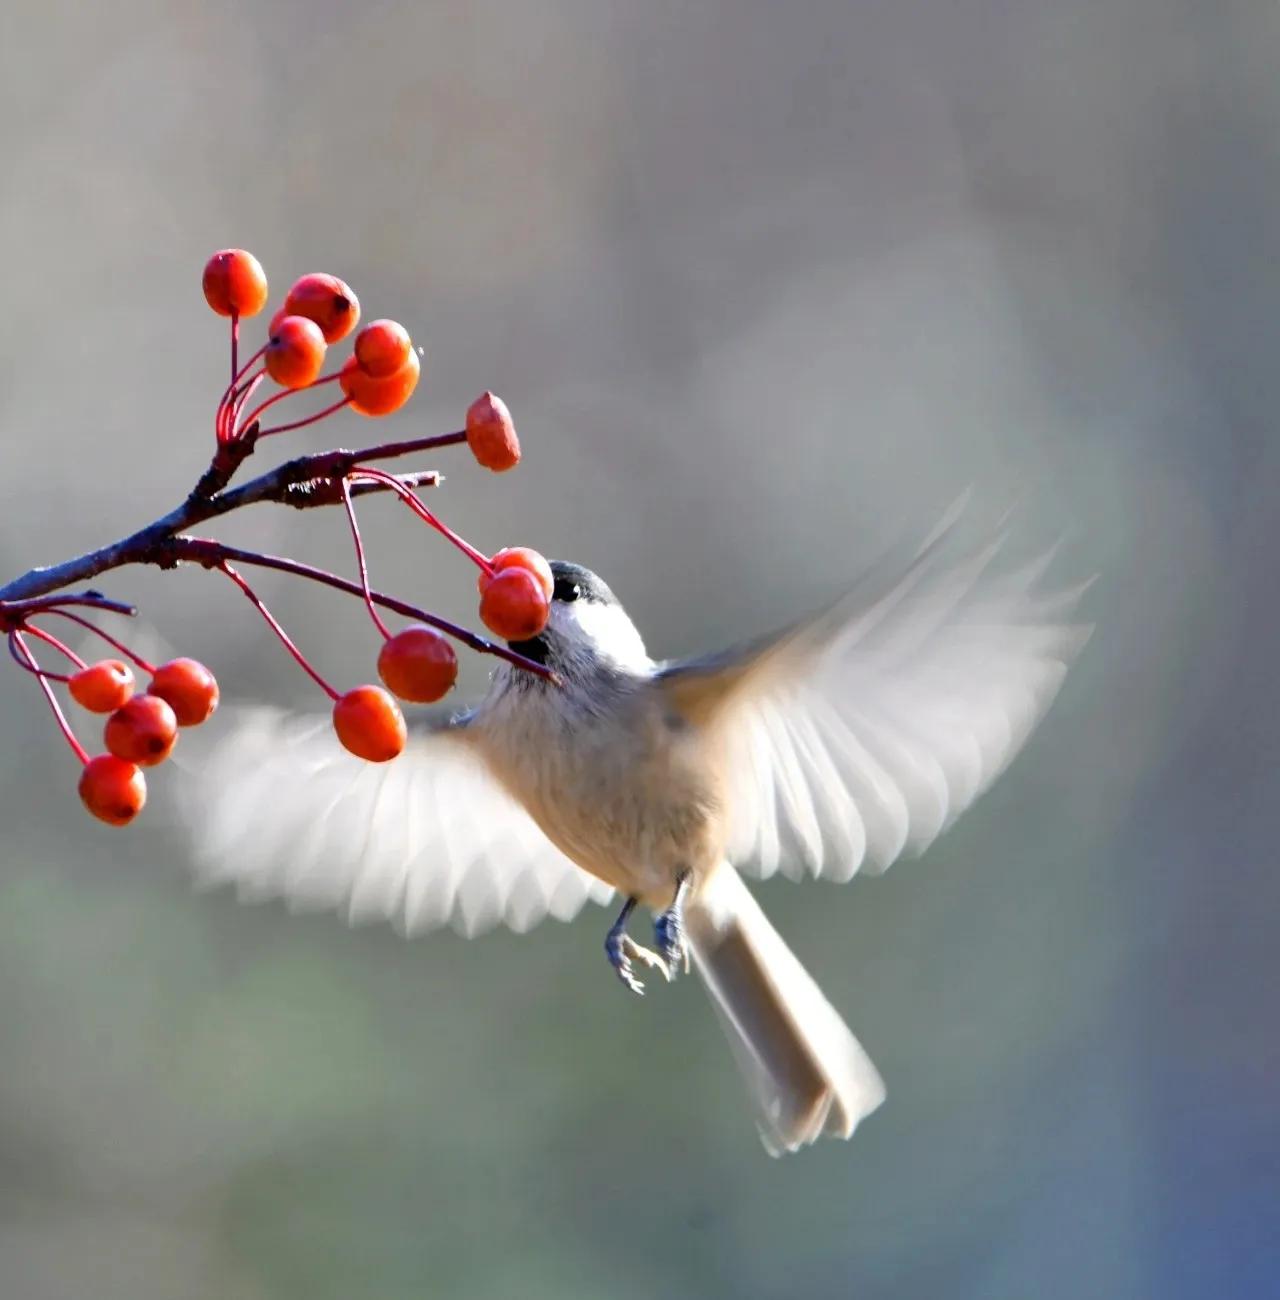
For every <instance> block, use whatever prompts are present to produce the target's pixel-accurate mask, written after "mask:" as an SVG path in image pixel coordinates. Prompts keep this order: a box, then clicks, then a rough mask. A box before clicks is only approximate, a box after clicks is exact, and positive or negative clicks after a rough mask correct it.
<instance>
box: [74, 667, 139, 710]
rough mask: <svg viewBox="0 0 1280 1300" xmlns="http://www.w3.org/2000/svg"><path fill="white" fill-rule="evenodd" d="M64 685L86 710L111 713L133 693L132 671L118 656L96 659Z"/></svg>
mask: <svg viewBox="0 0 1280 1300" xmlns="http://www.w3.org/2000/svg"><path fill="white" fill-rule="evenodd" d="M67 688H68V690H70V692H71V698H72V699H73V700H75V702H76V703H77V704H79V705H80V706H81V707H82V708H86V709H88V710H89V712H90V713H111V712H113V711H114V710H116V709H118V708H119V707H120V706H121V705H122V704H123V703H124V702H125V701H126V700H127V699H128V698H129V696H131V695H132V694H133V671H132V669H130V667H129V665H128V664H126V663H122V662H121V661H120V660H119V659H100V660H99V661H98V662H97V663H96V664H90V665H89V667H88V668H82V669H81V670H80V671H79V672H78V673H75V674H73V675H72V678H71V680H70V681H69V682H68V683H67Z"/></svg>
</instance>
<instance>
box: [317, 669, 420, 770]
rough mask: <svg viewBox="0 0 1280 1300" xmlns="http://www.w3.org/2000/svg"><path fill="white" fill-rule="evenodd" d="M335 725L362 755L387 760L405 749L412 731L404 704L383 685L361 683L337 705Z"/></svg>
mask: <svg viewBox="0 0 1280 1300" xmlns="http://www.w3.org/2000/svg"><path fill="white" fill-rule="evenodd" d="M333 729H334V731H336V732H337V733H338V739H339V740H340V741H342V743H343V745H345V746H346V748H347V749H349V750H350V751H351V752H352V753H353V754H355V755H356V756H357V757H358V758H364V759H367V760H368V761H369V762H370V763H385V762H386V761H387V760H388V759H392V758H395V756H396V755H397V754H398V753H400V751H401V750H402V749H404V743H405V741H406V740H407V739H408V734H409V733H408V731H407V729H406V727H405V725H404V714H403V713H401V712H400V706H399V705H398V704H397V703H396V702H395V700H393V699H392V698H391V696H390V695H388V694H387V692H386V691H384V690H383V689H382V687H381V686H357V687H355V688H354V689H353V690H350V691H348V692H347V693H346V694H345V695H344V696H342V697H341V698H340V699H339V700H338V701H337V702H336V703H335V704H334V706H333Z"/></svg>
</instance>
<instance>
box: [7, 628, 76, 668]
mask: <svg viewBox="0 0 1280 1300" xmlns="http://www.w3.org/2000/svg"><path fill="white" fill-rule="evenodd" d="M22 630H23V631H24V632H30V633H31V635H32V636H34V637H39V638H40V640H41V641H43V642H44V643H45V644H46V645H51V646H52V647H53V648H54V649H55V650H57V651H59V653H61V654H63V655H65V656H66V657H67V658H68V659H70V660H71V662H72V663H73V664H75V666H76V667H77V668H80V669H84V668H88V666H89V665H88V664H87V663H85V661H84V660H83V659H81V658H80V656H79V655H78V654H76V652H75V651H74V650H72V649H71V647H70V646H67V645H64V644H63V643H62V642H61V641H59V640H58V638H57V637H56V636H54V635H53V633H52V632H46V631H45V630H44V628H42V627H36V625H35V624H34V623H28V624H27V625H26V626H25V627H24V628H23V629H22Z"/></svg>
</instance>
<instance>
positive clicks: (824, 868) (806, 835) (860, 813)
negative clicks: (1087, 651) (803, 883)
mask: <svg viewBox="0 0 1280 1300" xmlns="http://www.w3.org/2000/svg"><path fill="white" fill-rule="evenodd" d="M1001 540H1002V539H997V540H995V541H993V542H991V543H989V544H987V545H985V546H982V547H981V548H979V549H977V550H974V551H971V552H968V553H964V554H961V555H959V556H955V555H954V554H953V553H954V549H955V548H954V547H953V546H952V545H950V544H949V543H950V542H951V541H952V539H951V537H950V529H949V528H948V529H946V530H944V531H942V532H941V533H940V534H939V535H937V536H935V537H934V538H933V539H932V540H931V541H930V542H929V543H928V544H927V545H926V546H925V547H924V549H922V550H921V551H919V552H917V553H916V554H915V555H914V556H913V557H912V558H911V559H910V560H909V561H908V562H907V563H905V564H899V565H897V566H896V567H894V568H893V569H892V570H891V571H889V572H888V573H886V572H884V571H881V572H879V573H877V574H874V575H872V576H871V577H870V578H868V579H867V580H865V581H864V582H863V583H861V584H860V585H859V587H858V588H856V589H855V590H854V591H853V592H852V593H850V595H849V596H847V597H846V598H845V599H843V600H841V601H840V602H838V603H837V604H836V605H834V606H833V607H832V608H830V609H828V610H827V611H825V612H824V613H823V614H820V615H819V616H818V617H816V618H814V619H811V620H810V621H808V622H806V623H803V624H800V625H799V626H797V627H794V628H792V629H790V630H789V631H786V632H783V633H781V634H779V635H778V636H776V637H773V638H770V639H768V640H767V641H764V642H760V643H756V644H754V645H751V646H747V647H744V648H742V649H740V650H738V651H731V652H729V653H727V654H724V655H719V656H715V657H713V658H710V659H706V660H694V661H687V662H683V663H676V664H673V665H670V666H668V667H666V668H665V669H663V670H662V672H661V674H660V677H659V681H660V684H661V686H662V688H663V689H664V690H665V691H666V692H667V694H668V696H669V698H670V700H671V703H672V704H673V705H674V706H675V707H676V708H677V709H678V710H680V711H681V712H683V713H684V714H685V715H686V716H688V717H690V718H691V719H692V720H694V721H696V722H699V723H701V724H703V725H706V726H708V727H709V728H711V729H713V731H714V732H715V733H716V734H717V736H718V738H719V740H720V741H721V742H722V743H723V745H724V746H725V752H726V755H727V758H728V771H729V773H730V789H729V809H730V817H731V820H730V826H731V839H730V844H729V848H728V856H729V859H730V861H732V862H733V863H735V864H736V865H738V866H739V867H742V868H744V869H746V870H748V871H754V872H755V873H757V874H759V875H762V876H770V875H772V874H773V873H774V872H775V871H778V870H781V871H782V872H783V873H784V874H785V875H788V876H792V877H794V878H800V877H803V876H805V875H811V876H826V877H828V878H831V879H835V880H847V879H849V877H851V876H852V875H853V874H854V873H855V872H856V871H858V870H859V868H865V869H866V870H867V871H871V872H881V871H884V870H885V869H886V868H887V867H888V866H889V865H890V863H892V862H893V861H894V860H895V859H896V858H897V857H899V856H900V855H901V854H903V853H904V852H906V853H921V852H923V851H924V849H926V848H927V847H928V846H929V845H930V844H931V843H932V842H933V840H934V839H935V838H936V837H937V836H938V835H939V834H940V833H941V832H942V831H943V830H945V829H946V828H947V827H948V826H949V825H950V824H951V822H952V821H954V820H955V818H956V817H958V816H959V815H960V814H961V813H962V812H963V811H964V810H965V809H966V808H967V807H969V805H970V804H971V803H973V801H974V800H975V799H976V798H977V797H978V795H980V794H981V793H982V792H983V791H984V790H985V789H986V788H987V787H988V786H989V785H990V784H991V782H992V781H993V780H994V779H995V778H996V776H998V775H999V773H1000V772H1001V771H1002V770H1003V768H1004V767H1005V765H1006V764H1007V763H1008V762H1009V761H1010V759H1012V758H1013V756H1014V754H1016V753H1017V751H1018V749H1019V748H1020V747H1021V746H1022V744H1023V742H1024V741H1025V740H1026V739H1027V737H1028V736H1029V735H1030V733H1031V731H1032V729H1033V728H1034V726H1035V725H1036V723H1037V722H1038V721H1039V720H1040V718H1041V717H1042V716H1043V715H1044V712H1045V710H1046V709H1047V708H1048V707H1049V703H1050V701H1051V700H1052V699H1053V697H1054V695H1055V694H1056V693H1057V690H1058V687H1059V686H1060V685H1061V683H1062V679H1063V677H1064V675H1065V674H1066V670H1067V665H1068V664H1069V663H1070V661H1071V659H1072V658H1073V657H1074V656H1075V654H1076V653H1077V652H1078V651H1079V649H1080V648H1081V647H1082V646H1083V644H1084V642H1085V641H1086V640H1087V639H1088V635H1089V632H1090V630H1091V629H1089V628H1087V627H1084V626H1081V625H1078V624H1074V623H1072V622H1071V618H1072V615H1073V612H1074V610H1075V608H1076V605H1077V604H1078V602H1079V599H1080V597H1081V595H1082V594H1083V592H1084V590H1085V588H1086V587H1087V586H1088V585H1089V584H1088V583H1084V584H1081V585H1080V586H1077V587H1075V588H1073V589H1071V590H1068V591H1060V592H1058V593H1056V594H1046V593H1044V592H1043V591H1041V589H1040V588H1041V581H1042V579H1043V576H1044V573H1045V570H1046V569H1047V568H1048V564H1049V560H1050V558H1051V557H1050V556H1046V557H1045V558H1043V559H1042V560H1040V561H1038V562H1037V563H1035V564H1031V565H1028V566H1026V567H1022V568H1016V569H1006V570H1005V571H1003V572H1001V571H999V570H998V568H997V565H996V560H997V556H998V552H999V550H1000V547H1001ZM949 556H951V558H948V557H949Z"/></svg>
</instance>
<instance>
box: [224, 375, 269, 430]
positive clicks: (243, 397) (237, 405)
mask: <svg viewBox="0 0 1280 1300" xmlns="http://www.w3.org/2000/svg"><path fill="white" fill-rule="evenodd" d="M266 377H267V368H266V366H263V367H262V369H261V370H259V371H258V373H257V374H256V375H254V376H253V378H252V379H250V380H249V381H248V382H247V383H246V384H245V386H244V391H243V392H242V393H240V394H239V396H237V397H236V398H234V399H233V401H232V403H231V406H230V408H229V410H228V412H227V440H228V441H229V442H234V441H235V439H236V438H238V437H240V436H242V435H243V433H244V431H245V430H246V429H247V428H248V427H249V425H250V424H251V423H252V421H251V420H250V421H246V422H244V423H243V424H242V423H241V422H240V413H241V412H242V411H243V410H244V408H245V407H246V406H247V405H248V404H249V399H250V398H251V397H252V396H253V395H254V393H255V392H256V391H257V388H258V385H259V384H261V383H262V381H263V380H264V379H265V378H266ZM237 426H238V427H237Z"/></svg>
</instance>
